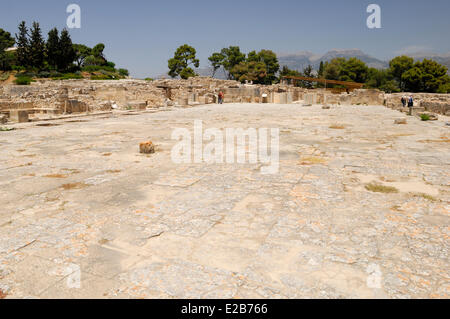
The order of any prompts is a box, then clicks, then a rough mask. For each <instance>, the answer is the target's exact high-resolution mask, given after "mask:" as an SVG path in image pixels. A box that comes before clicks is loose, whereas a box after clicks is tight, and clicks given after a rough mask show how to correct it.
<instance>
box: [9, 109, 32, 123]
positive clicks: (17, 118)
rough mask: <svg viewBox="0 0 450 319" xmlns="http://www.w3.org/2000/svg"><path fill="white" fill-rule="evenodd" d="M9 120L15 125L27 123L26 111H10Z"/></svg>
mask: <svg viewBox="0 0 450 319" xmlns="http://www.w3.org/2000/svg"><path fill="white" fill-rule="evenodd" d="M9 120H10V121H11V122H16V123H26V122H28V111H24V110H12V111H10V112H9Z"/></svg>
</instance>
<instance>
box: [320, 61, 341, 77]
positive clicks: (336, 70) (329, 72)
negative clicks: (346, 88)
mask: <svg viewBox="0 0 450 319" xmlns="http://www.w3.org/2000/svg"><path fill="white" fill-rule="evenodd" d="M344 62H345V58H335V59H333V60H331V61H330V62H325V65H324V71H323V75H324V77H325V79H327V80H339V79H340V76H341V71H342V65H343V64H344Z"/></svg>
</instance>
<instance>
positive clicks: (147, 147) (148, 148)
mask: <svg viewBox="0 0 450 319" xmlns="http://www.w3.org/2000/svg"><path fill="white" fill-rule="evenodd" d="M139 152H140V153H141V154H153V153H155V145H153V143H152V142H144V143H141V144H139Z"/></svg>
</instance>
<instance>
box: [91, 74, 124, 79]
mask: <svg viewBox="0 0 450 319" xmlns="http://www.w3.org/2000/svg"><path fill="white" fill-rule="evenodd" d="M117 79H118V78H117V77H114V75H109V74H94V75H92V76H91V80H117Z"/></svg>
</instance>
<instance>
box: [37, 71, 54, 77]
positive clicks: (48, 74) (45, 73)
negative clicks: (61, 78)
mask: <svg viewBox="0 0 450 319" xmlns="http://www.w3.org/2000/svg"><path fill="white" fill-rule="evenodd" d="M50 76H51V74H50V72H47V71H42V72H39V73H38V78H49V77H50Z"/></svg>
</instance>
